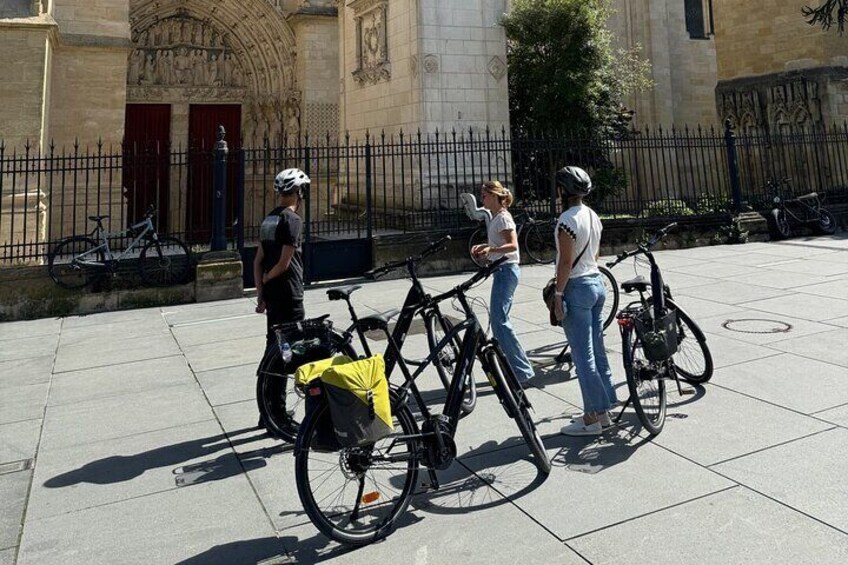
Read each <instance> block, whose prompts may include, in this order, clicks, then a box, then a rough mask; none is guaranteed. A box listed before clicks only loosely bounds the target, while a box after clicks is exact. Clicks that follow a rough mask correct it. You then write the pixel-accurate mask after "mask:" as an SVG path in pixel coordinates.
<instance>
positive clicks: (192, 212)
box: [186, 104, 241, 243]
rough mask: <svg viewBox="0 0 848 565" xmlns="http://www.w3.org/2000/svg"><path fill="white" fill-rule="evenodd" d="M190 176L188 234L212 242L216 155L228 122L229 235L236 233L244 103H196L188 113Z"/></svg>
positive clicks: (190, 239)
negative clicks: (213, 174)
mask: <svg viewBox="0 0 848 565" xmlns="http://www.w3.org/2000/svg"><path fill="white" fill-rule="evenodd" d="M188 122H189V125H188V136H189V178H188V194H187V197H186V206H187V210H186V222H187V226H188V229H187V233H186V238H187V239H188V240H189V241H191V242H193V243H208V242H209V241H210V240H211V238H212V195H213V192H212V189H213V176H212V156H213V149H214V148H215V142H216V141H217V133H218V126H224V130H225V131H226V137H225V139H226V141H227V146H228V148H229V150H230V153H229V163H228V166H227V213H226V225H227V237H232V225H233V220H234V218H235V214H236V200H237V196H238V186H237V184H236V183H237V181H238V179H239V175H238V172H239V171H238V166H237V164H238V150H239V148H240V139H241V106H240V105H238V104H192V105H191V107H190V108H189V114H188Z"/></svg>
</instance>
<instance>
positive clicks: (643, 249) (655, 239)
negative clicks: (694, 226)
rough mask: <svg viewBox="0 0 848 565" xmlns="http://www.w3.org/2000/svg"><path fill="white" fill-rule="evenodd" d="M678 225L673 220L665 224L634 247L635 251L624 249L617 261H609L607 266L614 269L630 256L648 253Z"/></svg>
mask: <svg viewBox="0 0 848 565" xmlns="http://www.w3.org/2000/svg"><path fill="white" fill-rule="evenodd" d="M676 227H677V222H672V223H670V224H668V225H667V226H665V227H664V228H661V229H660V230H659V231H657V233H655V234H654V235H653V236H652V237H651V239H649V240H648V241H646V242H645V243H643V244H640V245H639V247H638V248H637V249H634V250H633V251H622V252H621V253H619V254H618V255H617V256H616V258H615V261H609V262H607V268H609V269H612V268H613V267H615V266H616V265H618V264H619V263H621V262H622V261H624V260H625V259H628V258H630V257H634V256H636V255H641V254H642V253H647V252H648V251H649V250H650V249H651V248H652V247H653V246H655V245H656V244H657V243H659V242H660V241H662V240H663V239H665V237H666V236H667V235H668V233H669V232H670V231H671V230H673V229H674V228H676Z"/></svg>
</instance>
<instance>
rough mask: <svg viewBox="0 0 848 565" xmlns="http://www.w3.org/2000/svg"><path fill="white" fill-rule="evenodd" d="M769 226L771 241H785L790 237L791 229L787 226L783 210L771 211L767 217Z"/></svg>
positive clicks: (787, 222)
mask: <svg viewBox="0 0 848 565" xmlns="http://www.w3.org/2000/svg"><path fill="white" fill-rule="evenodd" d="M769 225H770V226H771V235H772V238H773V239H787V238H790V237H792V227H791V226H790V225H789V219H788V218H787V217H786V212H785V211H783V210H778V209H775V210H772V211H771V215H770V216H769Z"/></svg>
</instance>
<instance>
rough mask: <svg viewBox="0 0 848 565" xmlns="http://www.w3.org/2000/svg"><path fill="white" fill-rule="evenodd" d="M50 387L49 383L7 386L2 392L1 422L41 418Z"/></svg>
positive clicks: (0, 399)
mask: <svg viewBox="0 0 848 565" xmlns="http://www.w3.org/2000/svg"><path fill="white" fill-rule="evenodd" d="M49 388H50V385H49V383H45V384H38V385H24V386H10V387H5V388H4V389H3V391H2V394H0V424H10V423H12V422H21V421H23V420H34V419H38V418H41V417H42V416H43V415H44V405H45V404H46V403H47V391H48V390H49Z"/></svg>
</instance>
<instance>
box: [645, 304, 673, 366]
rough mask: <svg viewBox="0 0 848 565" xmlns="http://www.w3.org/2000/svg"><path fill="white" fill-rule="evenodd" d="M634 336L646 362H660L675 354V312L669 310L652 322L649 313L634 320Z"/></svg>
mask: <svg viewBox="0 0 848 565" xmlns="http://www.w3.org/2000/svg"><path fill="white" fill-rule="evenodd" d="M635 324H636V334H637V335H638V336H639V339H640V341H641V342H642V351H643V352H644V353H645V357H646V358H647V359H648V361H653V362H661V361H665V360H667V359H670V358H671V356H672V355H674V354H675V353H677V345H678V343H677V311H676V310H669V311H668V312H666V313H665V314H664V315H663V316H662V317H661V318H659V319H657V320H654V319H653V318H652V317H651V315H650V312H649V311H647V310H646V311H644V312H642V314H640V315H639V316H637V317H636V318H635Z"/></svg>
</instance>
